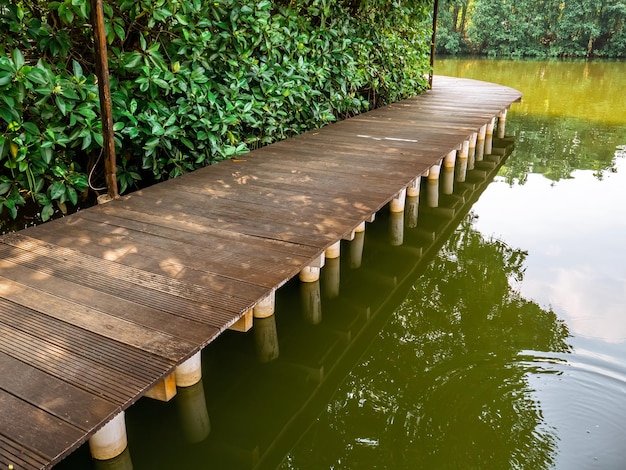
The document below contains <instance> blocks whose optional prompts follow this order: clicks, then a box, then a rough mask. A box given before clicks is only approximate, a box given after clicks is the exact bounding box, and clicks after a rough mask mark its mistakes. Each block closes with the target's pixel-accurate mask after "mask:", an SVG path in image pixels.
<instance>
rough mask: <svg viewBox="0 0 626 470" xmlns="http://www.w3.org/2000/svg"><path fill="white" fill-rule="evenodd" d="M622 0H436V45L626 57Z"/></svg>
mask: <svg viewBox="0 0 626 470" xmlns="http://www.w3.org/2000/svg"><path fill="white" fill-rule="evenodd" d="M625 22H626V2H624V0H548V1H545V0H495V1H494V0H441V3H440V4H439V17H438V22H437V51H438V52H439V53H442V54H452V55H456V54H468V53H470V54H481V55H489V56H526V57H626V25H625V24H624V23H625Z"/></svg>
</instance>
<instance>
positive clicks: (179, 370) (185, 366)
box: [176, 351, 202, 387]
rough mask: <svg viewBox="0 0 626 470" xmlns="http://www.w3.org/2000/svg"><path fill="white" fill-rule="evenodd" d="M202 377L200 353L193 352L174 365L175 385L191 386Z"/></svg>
mask: <svg viewBox="0 0 626 470" xmlns="http://www.w3.org/2000/svg"><path fill="white" fill-rule="evenodd" d="M201 379H202V354H201V352H200V351H198V352H197V353H195V354H194V355H193V356H191V357H190V358H189V359H187V360H186V361H185V362H183V363H181V364H179V365H178V366H177V367H176V386H177V387H191V386H192V385H194V384H197V383H198V382H200V380H201Z"/></svg>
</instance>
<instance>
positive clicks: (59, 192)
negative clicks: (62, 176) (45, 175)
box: [48, 181, 66, 200]
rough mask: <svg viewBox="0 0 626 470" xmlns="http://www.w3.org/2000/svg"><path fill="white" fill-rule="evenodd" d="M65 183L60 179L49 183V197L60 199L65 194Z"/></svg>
mask: <svg viewBox="0 0 626 470" xmlns="http://www.w3.org/2000/svg"><path fill="white" fill-rule="evenodd" d="M65 190H66V189H65V184H64V183H63V182H62V181H55V182H54V183H52V184H51V185H50V189H49V190H48V191H49V192H50V199H53V200H54V199H60V198H61V197H62V196H64V195H65Z"/></svg>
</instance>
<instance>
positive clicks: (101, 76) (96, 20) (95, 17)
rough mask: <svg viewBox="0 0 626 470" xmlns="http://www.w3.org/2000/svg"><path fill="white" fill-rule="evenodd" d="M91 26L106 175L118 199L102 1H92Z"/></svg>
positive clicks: (110, 191) (112, 195)
mask: <svg viewBox="0 0 626 470" xmlns="http://www.w3.org/2000/svg"><path fill="white" fill-rule="evenodd" d="M91 24H92V26H93V41H94V53H95V58H96V76H97V77H98V91H99V95H100V115H101V118H102V137H103V141H104V142H103V147H104V149H103V150H104V173H105V179H106V186H107V195H108V197H109V199H117V198H118V197H119V194H118V192H117V177H116V164H115V141H114V140H113V112H112V109H111V87H110V82H109V60H108V57H107V45H106V36H105V34H104V12H103V9H102V0H91Z"/></svg>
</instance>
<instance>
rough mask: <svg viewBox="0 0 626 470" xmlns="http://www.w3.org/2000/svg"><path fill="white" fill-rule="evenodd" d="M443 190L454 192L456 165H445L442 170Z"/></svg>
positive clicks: (444, 192)
mask: <svg viewBox="0 0 626 470" xmlns="http://www.w3.org/2000/svg"><path fill="white" fill-rule="evenodd" d="M440 179H441V192H442V193H443V194H446V195H450V194H452V193H453V192H454V167H444V168H443V171H442V172H441V176H440Z"/></svg>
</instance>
